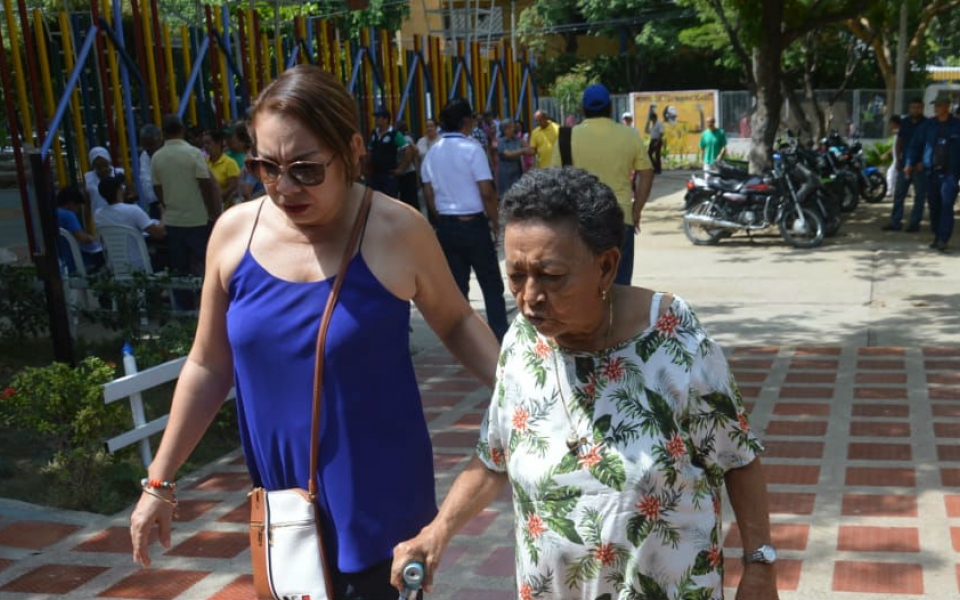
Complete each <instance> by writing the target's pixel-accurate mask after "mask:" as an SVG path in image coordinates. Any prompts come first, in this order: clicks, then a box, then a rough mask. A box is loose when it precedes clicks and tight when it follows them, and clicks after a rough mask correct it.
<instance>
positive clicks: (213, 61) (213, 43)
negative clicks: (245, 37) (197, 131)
mask: <svg viewBox="0 0 960 600" xmlns="http://www.w3.org/2000/svg"><path fill="white" fill-rule="evenodd" d="M203 12H204V15H205V16H206V20H207V36H209V38H210V50H209V52H208V53H207V55H208V56H209V57H210V78H211V79H212V82H211V87H212V88H213V107H214V110H215V111H216V115H217V124H218V125H219V124H220V123H223V107H222V105H221V102H220V60H219V58H220V56H219V53H220V46H219V44H217V38H216V37H215V36H214V35H213V12H212V11H211V10H210V5H209V4H205V5H204V7H203Z"/></svg>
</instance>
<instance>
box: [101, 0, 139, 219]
mask: <svg viewBox="0 0 960 600" xmlns="http://www.w3.org/2000/svg"><path fill="white" fill-rule="evenodd" d="M120 5H121V3H120V2H114V3H113V22H114V23H117V24H118V25H119V26H118V27H117V31H116V36H115V37H116V39H113V38H114V36H113V35H111V36H110V39H111V40H112V41H113V43H114V44H115V45H116V46H118V50H119V54H120V56H124V55H125V54H126V51H125V47H124V42H123V13H122V11H121V10H120V8H121V6H120ZM108 29H109V28H108ZM120 85H121V86H122V87H123V116H124V119H125V120H126V122H127V143H128V144H129V146H130V165H131V167H133V173H132V174H131V173H128V174H127V176H128V177H129V176H130V175H133V185H134V188H135V189H136V190H137V201H138V202H139V203H140V208H142V209H144V210H148V207H147V204H146V202H145V200H144V197H145V196H144V193H143V189H142V188H141V186H140V152H139V149H138V148H137V131H136V129H137V124H136V122H135V121H134V120H133V96H132V94H131V93H130V71H129V69H128V67H127V63H126V61H121V62H120Z"/></svg>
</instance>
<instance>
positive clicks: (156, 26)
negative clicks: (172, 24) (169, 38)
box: [150, 0, 173, 114]
mask: <svg viewBox="0 0 960 600" xmlns="http://www.w3.org/2000/svg"><path fill="white" fill-rule="evenodd" d="M150 10H151V11H152V12H153V18H152V19H150V24H151V25H152V26H153V48H150V50H151V51H153V52H154V53H155V55H156V60H155V62H156V64H157V88H158V89H157V92H158V93H159V94H160V106H161V107H162V108H163V113H164V114H170V113H171V112H173V111H171V110H170V90H168V89H167V63H166V59H165V57H164V55H163V35H162V33H161V31H160V11H159V10H157V0H150Z"/></svg>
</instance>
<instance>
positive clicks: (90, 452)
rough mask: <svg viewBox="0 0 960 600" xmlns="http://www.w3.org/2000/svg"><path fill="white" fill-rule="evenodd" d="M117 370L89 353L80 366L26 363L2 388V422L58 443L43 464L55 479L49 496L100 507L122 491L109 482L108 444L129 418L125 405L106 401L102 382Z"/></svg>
mask: <svg viewBox="0 0 960 600" xmlns="http://www.w3.org/2000/svg"><path fill="white" fill-rule="evenodd" d="M115 375H116V365H112V364H109V363H106V362H104V361H102V360H100V359H99V358H96V357H89V358H85V359H84V360H83V361H81V362H80V364H79V365H77V366H76V367H70V366H69V365H66V364H63V363H53V364H52V365H49V366H46V367H40V368H37V367H28V368H26V369H23V370H22V371H20V372H19V373H17V375H16V376H14V378H13V381H12V382H11V384H10V387H8V388H7V389H5V390H4V391H3V392H2V393H0V422H2V423H3V424H4V425H7V426H10V427H14V428H17V429H20V430H23V431H25V432H29V433H30V434H33V435H36V436H37V437H38V438H39V439H42V440H45V441H47V442H48V444H49V446H50V448H51V449H52V452H53V458H52V460H50V462H49V463H47V464H46V465H45V466H44V467H43V468H42V472H43V473H44V474H46V475H47V476H48V477H49V478H50V483H51V485H50V487H49V488H48V489H47V495H48V498H47V500H48V501H53V502H54V503H56V504H57V505H59V506H62V507H64V508H72V509H80V510H98V509H99V508H100V507H99V506H98V505H99V504H101V503H104V502H110V501H111V500H114V501H116V498H118V497H119V496H118V495H117V494H116V493H115V492H112V491H111V490H110V488H109V486H107V482H108V481H109V480H110V479H111V478H112V477H111V476H110V475H111V474H110V471H111V467H112V466H113V457H112V456H111V455H109V454H106V452H104V447H103V442H104V439H106V438H107V437H109V436H111V435H114V434H115V433H117V432H118V431H120V430H122V429H123V427H124V423H125V415H124V410H123V407H122V406H120V405H117V404H112V405H106V404H104V403H103V388H102V386H103V384H104V383H106V382H108V381H110V380H112V379H113V378H114V377H115Z"/></svg>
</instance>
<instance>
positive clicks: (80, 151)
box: [59, 12, 90, 173]
mask: <svg viewBox="0 0 960 600" xmlns="http://www.w3.org/2000/svg"><path fill="white" fill-rule="evenodd" d="M59 20H60V39H61V40H62V41H63V62H64V66H65V67H66V70H67V73H72V72H73V66H74V56H73V35H72V33H71V29H70V20H69V19H68V17H67V13H65V12H61V13H60V14H59ZM70 119H71V120H72V121H73V131H74V134H75V135H76V136H77V160H78V161H79V162H80V172H81V173H86V172H87V170H88V169H89V168H90V167H89V165H88V164H87V140H86V136H84V134H83V121H82V120H81V118H80V92H79V91H78V90H77V89H76V88H74V89H73V92H71V93H70Z"/></svg>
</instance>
